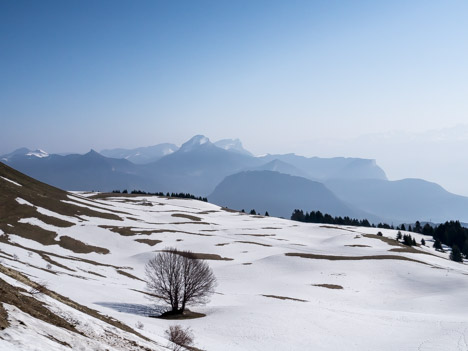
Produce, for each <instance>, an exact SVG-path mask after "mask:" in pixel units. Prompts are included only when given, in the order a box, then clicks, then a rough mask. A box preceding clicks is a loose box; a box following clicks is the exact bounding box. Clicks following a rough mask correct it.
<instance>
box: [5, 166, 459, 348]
mask: <svg viewBox="0 0 468 351" xmlns="http://www.w3.org/2000/svg"><path fill="white" fill-rule="evenodd" d="M2 176H3V177H0V190H1V191H2V192H3V193H7V194H10V195H11V196H10V197H11V207H12V208H15V211H16V212H15V213H16V214H15V216H9V215H8V214H7V213H1V216H0V217H1V218H0V221H3V222H4V223H6V224H4V225H3V226H1V227H0V228H2V229H1V231H0V234H2V236H1V237H2V240H0V257H1V260H2V262H1V270H0V279H1V280H2V281H3V283H4V285H5V284H6V285H5V286H7V285H8V286H12V287H15V289H16V288H18V289H19V290H18V293H17V296H20V299H21V296H25V298H26V297H33V298H34V299H35V300H36V301H39V302H40V303H41V304H42V306H43V307H44V308H46V309H47V310H49V311H51V312H52V313H53V314H54V315H56V316H58V317H61V318H62V319H63V320H64V321H66V322H68V323H70V325H71V326H72V327H73V328H72V327H70V328H71V329H74V330H71V329H70V328H69V329H67V328H65V327H63V326H60V325H57V324H56V323H55V324H54V323H51V322H50V321H48V320H47V319H44V318H42V319H41V318H38V316H37V315H35V314H34V313H31V312H28V309H27V308H26V307H24V308H23V309H21V308H19V307H18V305H15V304H14V303H12V302H6V301H5V299H3V300H2V302H3V308H4V310H5V312H6V313H7V315H8V326H6V327H5V328H4V329H3V330H1V331H0V350H70V349H73V350H104V349H108V350H164V349H165V348H166V346H167V345H168V341H167V340H166V339H165V337H164V331H165V330H166V329H167V328H168V327H169V326H170V325H174V324H181V325H182V326H184V327H185V326H188V327H190V328H191V329H192V330H193V334H194V336H195V346H196V348H197V349H200V350H210V351H211V350H225V351H231V350H268V351H271V350H333V351H335V350H348V351H349V350H421V351H426V350H468V340H467V332H468V316H467V313H466V310H465V308H466V304H467V293H468V268H467V265H466V264H460V263H456V262H452V261H450V260H449V259H448V253H443V252H437V251H435V250H434V249H433V248H432V244H433V243H432V240H431V238H428V237H425V240H426V246H422V245H420V246H417V247H416V248H408V247H406V246H403V245H402V244H400V243H399V242H397V241H396V240H395V237H396V231H394V230H385V229H376V228H361V227H348V226H335V225H333V226H332V225H321V224H306V223H299V222H293V221H290V220H285V219H280V218H274V217H263V216H253V215H248V214H244V213H240V212H236V211H232V210H228V209H223V208H221V207H219V206H216V205H212V204H210V203H205V202H201V201H196V200H187V199H175V198H165V197H156V196H131V195H128V196H122V195H118V196H117V195H112V194H107V195H104V194H97V193H68V194H67V193H63V194H65V195H63V198H59V199H57V198H46V200H44V196H46V197H47V196H53V195H54V193H53V192H51V193H50V194H49V193H47V194H46V195H44V193H39V191H38V190H35V189H36V188H35V187H36V186H37V185H36V183H34V182H33V181H30V180H29V179H28V177H14V173H11V172H10V173H8V172H6V173H3V174H2ZM14 183H17V184H19V185H21V186H18V185H17V184H14ZM41 186H43V185H41ZM28 189H30V190H31V192H27V190H28ZM41 189H43V188H41ZM47 189H48V188H47ZM57 194H58V189H57ZM35 199H37V201H35ZM5 201H6V200H5ZM8 201H9V200H8ZM48 203H50V204H51V205H50V206H48V205H47V204H48ZM62 205H63V206H65V207H67V208H68V206H72V207H73V208H74V209H78V210H76V213H72V212H71V211H69V210H67V211H68V212H67V211H65V210H64V209H63V208H62V207H61V206H62ZM15 206H16V207H15ZM7 208H8V207H7ZM2 210H5V207H2ZM5 211H6V210H5ZM18 213H20V214H21V213H24V214H26V215H24V216H20V215H17V214H18ZM28 228H29V230H30V234H24V230H26V229H28ZM38 228H39V229H38ZM19 229H21V230H23V231H20V230H19ZM378 231H381V232H382V234H383V236H378V235H376V234H377V232H378ZM2 232H3V233H2ZM22 233H23V234H22ZM28 233H29V232H28ZM44 233H52V234H50V238H48V239H45V238H43V237H41V238H38V237H34V235H45V234H44ZM53 233H55V234H56V236H54V235H53ZM411 235H413V236H414V237H415V238H416V241H417V242H418V243H419V242H420V240H421V238H422V237H423V236H422V235H419V234H414V233H411ZM168 247H176V248H178V249H181V250H191V251H193V252H194V253H197V254H203V255H200V256H201V257H205V258H207V259H208V260H207V262H208V263H209V265H210V267H211V268H212V269H213V271H214V273H215V276H216V278H217V281H218V284H217V287H216V292H215V294H214V295H213V296H212V297H211V301H210V302H209V303H208V304H207V305H204V306H189V308H190V309H191V310H192V311H195V312H199V313H202V314H204V315H205V316H204V317H201V318H195V319H185V320H177V321H170V320H165V319H159V318H153V317H150V316H149V315H150V314H151V313H153V314H154V313H155V311H156V312H157V311H158V310H161V308H162V305H161V303H160V302H158V301H155V300H152V299H151V296H149V295H148V293H147V291H146V290H145V281H144V279H145V274H144V267H145V264H146V262H147V261H148V260H149V259H150V258H152V257H153V256H154V255H155V254H156V253H157V252H158V251H159V250H163V249H165V248H168ZM20 273H21V274H20ZM31 282H39V283H41V284H42V283H45V285H47V287H48V289H49V290H50V291H52V292H54V294H52V296H50V295H49V294H34V293H33V292H31V288H30V284H32V283H31ZM22 289H24V290H22ZM56 295H58V296H61V298H57V296H56ZM13 300H14V299H11V301H13ZM64 301H65V302H64ZM67 301H68V303H67ZM70 301H72V303H70ZM76 306H82V308H80V307H76ZM88 309H89V310H95V311H98V312H99V313H98V314H96V315H100V316H103V318H101V319H99V318H96V316H95V315H93V313H91V314H90V313H88V312H89V311H88ZM0 312H1V311H0ZM104 316H109V317H110V318H108V317H104ZM110 321H114V322H121V323H123V324H124V325H126V326H128V327H121V326H120V324H118V323H117V324H118V326H116V325H112V324H110ZM59 324H60V323H59ZM123 324H122V325H123ZM137 325H138V326H139V327H137ZM126 328H128V330H125V329H126Z"/></svg>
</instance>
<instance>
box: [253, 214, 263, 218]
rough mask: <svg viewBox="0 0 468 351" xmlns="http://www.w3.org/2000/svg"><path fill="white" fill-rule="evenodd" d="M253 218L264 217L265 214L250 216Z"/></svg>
mask: <svg viewBox="0 0 468 351" xmlns="http://www.w3.org/2000/svg"><path fill="white" fill-rule="evenodd" d="M252 217H253V218H265V216H260V215H254V216H252Z"/></svg>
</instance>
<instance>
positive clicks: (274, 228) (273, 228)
mask: <svg viewBox="0 0 468 351" xmlns="http://www.w3.org/2000/svg"><path fill="white" fill-rule="evenodd" d="M262 229H266V230H278V229H282V228H279V227H263V228H262Z"/></svg>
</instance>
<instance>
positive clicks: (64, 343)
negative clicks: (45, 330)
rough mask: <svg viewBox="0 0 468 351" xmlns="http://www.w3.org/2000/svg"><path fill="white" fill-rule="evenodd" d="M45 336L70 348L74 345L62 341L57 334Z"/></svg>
mask: <svg viewBox="0 0 468 351" xmlns="http://www.w3.org/2000/svg"><path fill="white" fill-rule="evenodd" d="M44 336H45V337H46V338H47V339H49V340H52V341H53V342H56V343H57V344H60V345H63V346H66V347H68V348H70V349H71V348H72V347H71V346H70V344H68V343H67V342H65V341H62V340H59V339H57V338H56V337H55V336H52V335H50V334H48V335H44Z"/></svg>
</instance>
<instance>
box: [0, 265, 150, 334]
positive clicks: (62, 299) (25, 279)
mask: <svg viewBox="0 0 468 351" xmlns="http://www.w3.org/2000/svg"><path fill="white" fill-rule="evenodd" d="M0 272H1V273H3V274H5V275H7V276H9V277H11V278H13V279H16V280H18V281H20V282H21V283H23V284H26V285H28V286H30V287H32V288H34V287H36V286H37V283H35V282H33V281H31V280H30V279H29V278H28V277H26V276H25V275H24V274H22V273H20V272H18V271H17V270H14V269H12V268H8V267H5V266H2V265H0ZM0 291H1V282H0ZM44 294H46V295H48V296H50V297H51V298H53V299H55V300H57V301H59V302H61V303H64V304H65V305H67V306H70V307H72V308H74V309H76V310H78V311H80V312H83V313H86V314H88V315H90V316H92V317H94V318H97V319H99V320H100V321H103V322H105V323H107V324H110V325H112V326H114V327H116V328H119V329H121V330H123V331H126V332H129V333H132V334H134V335H136V336H138V337H140V338H142V339H144V340H146V341H149V339H148V338H147V337H145V336H143V335H141V334H140V333H138V332H137V331H135V330H133V329H132V328H130V327H129V326H127V325H126V324H123V323H121V322H120V321H118V320H116V319H114V318H112V317H109V316H105V315H102V314H101V313H99V312H98V311H96V310H93V309H91V308H88V307H86V306H83V305H80V304H78V303H77V302H75V301H73V300H70V299H69V298H68V297H65V296H63V295H60V294H58V293H56V292H55V291H52V290H50V289H46V290H45V292H44ZM24 297H25V295H24V294H21V299H24ZM2 298H3V292H0V302H6V303H10V302H7V301H3V300H2ZM33 300H35V299H33ZM23 301H24V300H23ZM35 301H36V302H38V301H37V300H35ZM38 303H39V304H41V303H40V302H38ZM10 304H12V303H10ZM31 307H32V308H35V305H33V306H31ZM42 307H43V306H42ZM18 308H20V307H18ZM39 308H40V306H39ZM43 308H45V307H43ZM20 309H21V308H20ZM23 312H26V313H29V312H27V311H24V310H23ZM47 312H48V313H49V314H50V313H51V312H50V311H49V310H48V309H47ZM32 316H34V315H32ZM46 316H47V315H46ZM56 317H57V318H59V319H61V318H60V317H58V316H56ZM52 318H53V317H52ZM39 319H40V318H39ZM46 322H47V320H46ZM62 322H64V323H66V325H70V326H71V328H73V329H74V326H73V325H71V324H69V323H68V322H66V321H64V320H62ZM72 331H75V330H72Z"/></svg>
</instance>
